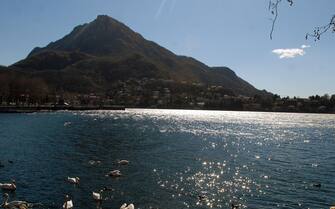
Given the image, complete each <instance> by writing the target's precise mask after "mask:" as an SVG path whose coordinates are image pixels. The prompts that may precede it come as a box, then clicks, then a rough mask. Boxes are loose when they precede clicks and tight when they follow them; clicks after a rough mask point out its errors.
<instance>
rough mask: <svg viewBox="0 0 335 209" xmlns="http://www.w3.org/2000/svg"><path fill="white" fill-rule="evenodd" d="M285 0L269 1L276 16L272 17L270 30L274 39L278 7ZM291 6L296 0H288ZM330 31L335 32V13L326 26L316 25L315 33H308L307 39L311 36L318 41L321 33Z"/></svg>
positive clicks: (270, 8) (270, 9) (271, 10)
mask: <svg viewBox="0 0 335 209" xmlns="http://www.w3.org/2000/svg"><path fill="white" fill-rule="evenodd" d="M282 1H283V0H270V1H269V11H270V12H271V14H272V15H273V16H274V17H273V18H272V25H271V31H270V39H271V40H272V37H273V31H274V28H275V25H276V22H277V19H278V8H279V5H280V3H282ZM286 1H287V2H288V3H289V5H290V6H292V5H293V1H294V0H286ZM328 31H332V32H333V33H334V32H335V15H333V16H332V17H331V19H330V21H329V23H328V24H326V25H324V26H319V27H316V28H315V29H314V31H313V33H307V34H306V36H305V38H306V40H307V39H308V38H309V37H312V38H314V41H318V40H320V38H321V35H323V34H324V33H326V32H328Z"/></svg>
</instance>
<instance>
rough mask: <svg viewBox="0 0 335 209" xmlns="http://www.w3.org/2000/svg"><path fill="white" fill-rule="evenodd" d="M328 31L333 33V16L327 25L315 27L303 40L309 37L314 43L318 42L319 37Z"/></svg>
mask: <svg viewBox="0 0 335 209" xmlns="http://www.w3.org/2000/svg"><path fill="white" fill-rule="evenodd" d="M329 30H331V31H332V32H333V33H334V32H335V15H333V17H332V18H331V19H330V21H329V23H328V24H327V25H324V26H320V27H316V28H315V29H314V31H313V33H312V34H310V33H307V34H306V37H305V38H306V40H307V39H308V38H309V37H313V38H314V41H318V40H320V37H321V35H322V34H324V33H326V32H327V31H329Z"/></svg>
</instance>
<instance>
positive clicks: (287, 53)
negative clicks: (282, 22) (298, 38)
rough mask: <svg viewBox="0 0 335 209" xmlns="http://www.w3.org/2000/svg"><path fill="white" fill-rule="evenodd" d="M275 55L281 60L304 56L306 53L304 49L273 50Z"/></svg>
mask: <svg viewBox="0 0 335 209" xmlns="http://www.w3.org/2000/svg"><path fill="white" fill-rule="evenodd" d="M272 52H273V53H275V54H277V55H279V58H280V59H283V58H294V57H296V56H304V54H305V53H306V52H305V51H304V50H303V49H299V48H296V49H274V50H272Z"/></svg>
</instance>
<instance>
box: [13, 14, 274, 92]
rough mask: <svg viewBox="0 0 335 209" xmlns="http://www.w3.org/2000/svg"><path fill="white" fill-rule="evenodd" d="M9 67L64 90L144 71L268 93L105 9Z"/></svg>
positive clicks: (94, 88) (97, 88)
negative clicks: (161, 42)
mask: <svg viewBox="0 0 335 209" xmlns="http://www.w3.org/2000/svg"><path fill="white" fill-rule="evenodd" d="M8 68H9V69H11V70H14V71H16V72H18V73H20V74H22V75H25V76H27V75H29V77H34V78H39V79H42V80H43V81H45V83H46V84H47V85H48V86H49V87H50V88H52V89H56V90H59V89H61V90H62V91H66V92H76V93H92V92H99V93H102V92H105V91H106V90H107V89H109V88H110V87H111V84H112V83H113V82H116V81H119V80H127V79H129V78H137V79H141V78H144V77H146V78H155V79H165V80H174V81H176V82H184V83H185V82H187V83H194V82H196V83H202V84H205V85H220V86H223V87H224V88H226V89H229V90H232V91H233V92H234V93H235V94H237V95H239V94H241V95H246V96H254V95H257V94H259V95H266V94H268V93H267V92H265V91H260V90H258V89H256V88H255V87H253V86H252V85H251V84H249V83H248V82H246V81H244V80H243V79H241V78H239V77H238V76H237V75H236V74H235V73H234V72H233V71H232V70H230V69H229V68H227V67H209V66H207V65H205V64H203V63H201V62H199V61H197V60H195V59H193V58H191V57H186V56H178V55H175V54H174V53H172V52H171V51H169V50H167V49H165V48H163V47H161V46H159V45H158V44H156V43H154V42H152V41H148V40H146V39H144V38H143V37H142V36H141V35H140V34H138V33H136V32H134V31H133V30H131V29H130V28H129V27H127V26H126V25H124V24H123V23H120V22H119V21H117V20H115V19H113V18H111V17H109V16H106V15H99V16H98V17H97V18H96V19H95V20H94V21H92V22H90V23H87V24H83V25H79V26H77V27H75V28H74V29H73V31H72V32H71V33H70V34H68V35H66V36H64V37H63V38H62V39H60V40H58V41H55V42H51V43H50V44H48V45H47V46H46V47H42V48H40V47H36V48H35V49H33V50H32V51H31V52H30V54H29V55H28V57H27V58H26V59H24V60H21V61H19V62H17V63H15V64H14V65H12V66H9V67H8Z"/></svg>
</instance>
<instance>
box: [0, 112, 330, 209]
mask: <svg viewBox="0 0 335 209" xmlns="http://www.w3.org/2000/svg"><path fill="white" fill-rule="evenodd" d="M118 159H127V160H129V161H130V164H129V165H128V166H118V165H117V164H116V163H115V162H116V161H117V160H118ZM8 160H12V161H13V163H9V162H8ZM90 160H100V161H101V164H100V165H91V164H90V163H89V161H90ZM0 161H1V162H2V164H4V166H5V167H3V168H0V182H4V181H9V180H10V179H13V178H14V179H16V181H17V184H18V189H17V191H16V192H15V193H11V194H10V196H11V199H24V200H28V201H31V202H42V203H43V204H44V205H45V206H44V207H45V208H60V206H61V205H62V201H63V199H64V194H70V195H71V196H72V197H73V201H74V205H75V208H97V207H98V206H97V205H96V204H95V202H94V201H93V200H92V196H91V192H92V191H97V190H99V189H101V188H103V187H104V186H108V187H112V188H113V189H114V191H107V192H106V193H105V195H104V196H105V198H107V200H106V201H104V202H103V204H102V205H101V206H100V207H101V208H119V207H120V205H121V204H122V203H124V202H127V203H134V204H135V206H136V208H143V209H144V208H160V209H173V208H176V209H182V208H230V205H231V203H232V202H235V203H239V204H241V205H242V208H257V209H260V208H313V209H316V208H329V206H330V205H333V204H335V115H318V114H285V113H255V112H253V113H252V112H221V111H185V110H136V109H134V110H126V111H90V112H56V113H35V114H0ZM113 169H120V170H121V172H122V173H124V177H121V178H118V179H113V178H110V177H105V174H106V173H107V172H108V171H110V170H113ZM67 176H78V177H80V179H81V183H80V185H79V186H73V185H70V184H68V183H66V181H65V179H66V177H67ZM318 183H320V184H321V187H315V186H313V184H318ZM199 195H203V196H206V197H207V198H205V199H204V200H203V201H200V200H199V198H198V196H199ZM1 198H2V197H1ZM1 200H2V199H1ZM98 208H99V207H98Z"/></svg>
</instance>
